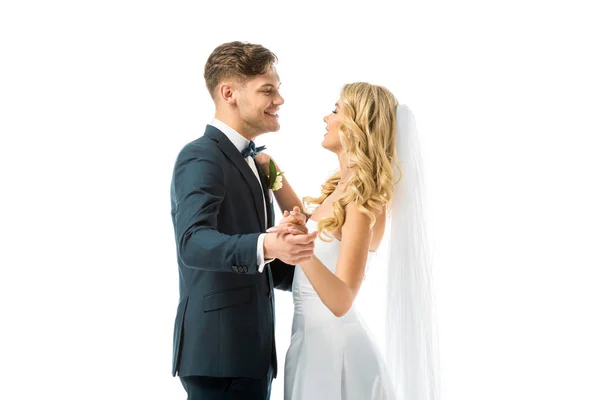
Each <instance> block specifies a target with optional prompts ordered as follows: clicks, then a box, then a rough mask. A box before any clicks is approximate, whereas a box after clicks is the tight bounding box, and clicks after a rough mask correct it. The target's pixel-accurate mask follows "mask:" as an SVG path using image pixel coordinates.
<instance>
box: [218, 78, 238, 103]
mask: <svg viewBox="0 0 600 400" xmlns="http://www.w3.org/2000/svg"><path fill="white" fill-rule="evenodd" d="M219 97H220V98H221V99H222V100H223V101H224V102H225V103H227V104H231V105H234V104H236V103H237V93H236V90H235V87H234V84H233V82H223V83H221V84H220V85H219Z"/></svg>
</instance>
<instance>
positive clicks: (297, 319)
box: [257, 82, 436, 400]
mask: <svg viewBox="0 0 600 400" xmlns="http://www.w3.org/2000/svg"><path fill="white" fill-rule="evenodd" d="M406 116H410V111H408V109H407V108H406V107H405V106H399V105H398V103H397V100H396V99H395V97H394V96H393V95H392V93H391V92H390V91H389V90H387V89H386V88H384V87H381V86H375V85H371V84H368V83H362V82H359V83H352V84H348V85H345V86H344V88H343V89H342V92H341V94H340V98H339V100H338V102H337V103H336V105H335V109H334V110H333V111H332V113H331V114H330V115H328V116H326V117H325V118H324V121H325V123H326V124H327V127H326V129H327V134H326V135H325V138H324V140H323V143H322V145H323V147H325V148H326V149H327V150H330V151H331V152H333V153H335V154H336V156H337V157H338V160H339V165H340V169H339V172H337V173H336V174H334V175H333V176H332V177H331V178H329V179H328V180H327V181H326V182H325V184H324V185H323V186H322V193H321V196H319V197H317V198H306V199H305V203H307V205H312V206H316V209H315V210H314V212H313V213H312V215H311V216H310V219H308V221H307V222H306V226H307V228H308V229H309V230H318V232H319V239H318V240H317V241H316V242H315V253H314V256H313V257H312V258H311V259H310V260H309V261H306V262H303V263H301V264H300V267H301V268H296V271H295V275H294V284H293V298H294V308H295V312H294V320H293V327H292V339H291V344H290V348H289V349H288V352H287V356H286V366H285V389H284V390H285V396H284V397H285V399H287V400H299V399H328V400H329V399H344V400H346V399H357V400H358V399H360V400H365V399H396V398H404V399H410V400H418V399H432V398H434V397H435V393H436V390H435V376H434V374H433V366H432V363H431V360H432V358H433V357H432V355H431V350H432V349H431V345H430V344H431V336H430V335H431V329H430V327H431V326H430V319H429V318H430V314H429V311H430V309H429V303H428V302H425V303H423V302H422V300H423V299H424V296H425V298H427V296H428V289H429V287H428V279H427V278H428V275H427V271H426V263H423V262H421V261H423V260H424V259H423V257H422V254H421V253H423V252H422V250H423V248H424V247H423V246H422V244H423V243H422V240H421V239H422V235H421V234H422V232H421V230H420V229H421V226H420V224H415V223H414V221H416V220H415V218H414V217H415V215H416V216H417V217H420V216H421V215H420V214H421V213H420V207H412V206H411V204H413V205H414V204H417V203H416V202H415V200H419V199H417V198H415V196H414V193H415V189H418V183H419V182H418V179H414V178H415V177H416V178H418V177H419V175H418V169H416V168H413V167H412V165H414V166H416V167H418V159H416V158H414V157H413V160H412V161H415V162H405V161H409V160H408V159H409V158H411V157H412V156H411V155H410V154H407V157H406V158H407V160H403V159H402V154H399V152H401V153H404V151H405V149H401V148H400V145H401V144H403V143H404V142H405V141H407V140H408V141H410V140H413V139H414V138H412V136H411V135H408V134H407V135H406V137H401V135H403V134H404V133H411V132H412V131H413V130H414V129H412V125H407V123H406V122H412V120H411V119H407V118H406ZM399 118H400V119H402V121H400V120H399ZM401 126H403V127H410V128H411V129H406V131H407V132H401V130H402V129H400V128H401ZM397 127H398V129H397ZM397 131H398V132H397ZM409 131H410V132H409ZM413 133H414V132H413ZM397 135H400V136H398V138H397ZM397 139H398V140H397ZM414 144H415V143H414V142H412V143H411V142H409V143H407V145H410V146H411V147H413V148H414V146H413V145H414ZM410 153H413V154H414V152H413V151H411V152H410ZM399 156H400V157H399ZM269 160H270V158H269V157H268V156H267V155H261V156H259V157H257V161H258V162H259V164H260V165H261V167H262V168H264V169H265V171H268V164H269ZM399 164H402V168H401V170H402V175H403V177H402V179H400V182H403V183H408V184H409V185H410V186H406V185H400V184H398V185H395V183H396V182H397V181H398V178H400V174H395V173H394V172H395V169H396V168H395V167H396V166H397V165H399ZM275 196H276V198H277V201H278V203H279V206H280V207H281V208H282V209H286V210H291V209H294V212H293V213H294V214H295V213H298V212H299V211H300V209H299V206H300V204H299V200H298V197H297V196H296V194H295V193H294V192H293V189H292V188H291V186H290V185H289V183H288V182H287V181H285V179H284V181H283V187H282V188H281V189H280V190H278V191H276V192H275ZM392 200H393V201H394V202H392ZM404 200H406V204H403V201H404ZM390 213H394V214H395V215H394V222H393V223H392V224H391V228H392V229H391V231H392V232H390V234H391V235H393V236H392V240H394V245H393V246H390V249H393V250H392V251H397V249H398V247H403V249H404V250H406V251H407V252H408V253H410V255H407V254H395V255H392V257H395V258H390V260H389V261H390V271H389V274H388V276H389V277H390V281H389V282H388V285H389V286H388V292H389V294H391V295H392V296H391V297H390V298H389V299H391V300H392V301H393V303H394V304H392V305H390V304H388V308H389V309H388V311H389V312H388V322H389V323H388V330H389V332H388V333H390V334H391V335H392V336H391V340H390V341H389V343H388V349H387V351H386V354H387V355H388V356H390V357H388V364H389V367H388V366H387V365H386V362H385V361H384V358H383V356H382V354H381V352H380V350H379V349H378V348H377V346H376V345H375V343H374V341H373V340H372V339H371V337H370V336H369V334H368V329H367V328H366V327H365V326H364V323H363V321H362V319H361V317H360V315H359V313H358V312H357V310H356V309H355V307H354V300H355V298H356V296H357V294H358V291H359V290H360V286H361V283H362V282H363V279H364V276H365V271H366V268H367V265H368V264H369V262H370V260H371V259H372V256H373V254H374V252H375V251H376V250H377V249H378V248H379V246H380V244H381V243H382V241H383V237H384V233H385V231H386V222H387V217H388V214H390ZM417 214H418V215H417ZM284 216H286V217H287V218H285V219H284V220H283V221H282V223H281V224H280V225H279V226H277V227H274V228H271V229H270V230H269V232H276V233H278V234H288V233H289V234H300V233H303V232H302V231H301V230H299V229H297V228H296V227H295V226H294V225H293V224H292V217H293V216H292V217H288V213H287V212H286V213H285V214H284ZM398 217H399V218H398ZM398 226H399V227H401V229H402V230H403V232H400V231H394V227H398ZM399 238H409V240H408V241H406V239H403V240H404V241H403V242H402V243H401V244H400V243H397V242H395V240H396V239H399ZM399 245H400V246H399ZM415 250H417V253H415ZM407 268H408V269H411V272H412V276H413V277H414V276H415V275H414V272H415V270H417V271H416V272H417V275H418V279H412V278H411V279H404V278H403V279H399V277H400V274H402V273H403V271H404V272H407ZM419 270H420V271H419ZM403 289H406V291H407V292H410V294H409V296H410V297H411V298H409V297H407V295H406V294H402V293H401V292H402V290H403ZM400 301H402V304H400ZM407 301H408V302H407ZM417 302H420V303H417ZM388 303H389V302H388ZM390 306H391V307H390ZM407 306H408V307H411V308H412V309H410V310H407V308H406V307H407ZM417 307H418V308H417ZM415 315H417V316H418V317H416V318H415ZM398 328H400V329H398ZM390 352H391V354H390ZM405 360H410V363H407V362H405Z"/></svg>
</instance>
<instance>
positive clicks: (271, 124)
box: [171, 42, 316, 400]
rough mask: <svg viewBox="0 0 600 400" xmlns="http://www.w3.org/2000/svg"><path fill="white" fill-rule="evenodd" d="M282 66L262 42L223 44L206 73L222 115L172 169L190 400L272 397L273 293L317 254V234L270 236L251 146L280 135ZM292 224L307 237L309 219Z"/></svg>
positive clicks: (263, 185)
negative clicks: (263, 137)
mask: <svg viewBox="0 0 600 400" xmlns="http://www.w3.org/2000/svg"><path fill="white" fill-rule="evenodd" d="M276 62H277V57H276V56H275V55H274V54H273V53H272V52H270V51H269V50H268V49H266V48H264V47H263V46H260V45H256V44H249V43H242V42H231V43H225V44H223V45H221V46H218V47H217V48H216V49H215V50H214V51H213V53H212V54H211V55H210V57H209V58H208V61H207V62H206V65H205V71H204V78H205V80H206V86H207V88H208V90H209V92H210V94H211V96H212V98H213V100H214V103H215V110H216V112H215V118H214V119H213V121H212V122H211V123H210V124H209V125H207V127H206V131H205V133H204V135H203V136H202V137H200V138H199V139H197V140H195V141H193V142H191V143H189V144H187V145H186V146H185V147H184V148H183V149H182V150H181V152H180V154H179V156H178V157H177V161H176V163H175V168H174V172H173V180H172V185H171V206H172V210H171V214H172V218H173V225H174V228H175V238H176V242H177V257H178V264H179V291H180V301H179V306H178V309H177V317H176V320H175V334H174V344H173V345H174V348H173V351H174V354H173V376H175V374H177V373H178V374H179V377H180V379H181V381H182V384H183V386H184V388H185V390H186V391H187V393H188V399H190V400H195V399H225V398H227V399H232V398H235V399H238V398H239V399H268V398H269V396H270V386H271V380H272V379H273V378H274V377H275V376H276V374H277V355H276V351H275V338H274V309H273V308H274V299H273V288H274V287H275V288H278V289H282V290H291V283H292V278H293V273H294V265H296V264H299V263H300V262H302V261H305V260H307V259H308V258H310V257H311V256H312V254H313V251H314V240H315V237H316V233H313V234H311V235H308V234H302V235H297V236H293V235H289V234H287V235H284V234H271V233H269V234H265V233H263V232H265V230H266V229H267V228H269V227H271V226H273V223H274V214H273V207H272V204H271V202H270V200H269V199H270V197H271V196H269V192H268V191H269V188H268V187H267V186H268V179H267V177H266V176H265V175H264V173H263V172H262V170H261V169H260V168H258V167H257V165H256V163H255V161H254V156H255V155H256V154H257V153H256V152H257V149H256V148H255V146H254V142H253V140H254V139H255V138H256V137H257V136H259V135H261V134H263V133H266V132H275V131H277V130H279V122H278V115H277V111H278V110H279V107H280V106H281V105H282V104H283V102H284V100H283V98H282V97H281V95H280V93H279V85H280V82H279V76H278V75H277V71H276V68H275V64H276ZM288 218H292V217H288ZM292 219H294V221H292V222H294V223H297V224H299V226H300V227H301V229H302V230H303V232H305V233H306V232H307V230H306V227H305V226H304V223H305V222H306V221H305V217H304V216H303V215H301V214H297V215H296V216H295V217H293V218H292Z"/></svg>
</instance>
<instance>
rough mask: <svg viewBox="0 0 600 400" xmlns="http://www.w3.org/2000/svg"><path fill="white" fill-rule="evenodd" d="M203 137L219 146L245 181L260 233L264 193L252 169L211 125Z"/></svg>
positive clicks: (262, 226)
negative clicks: (250, 195)
mask: <svg viewBox="0 0 600 400" xmlns="http://www.w3.org/2000/svg"><path fill="white" fill-rule="evenodd" d="M204 135H206V136H208V137H210V138H211V139H213V140H215V141H216V142H217V145H218V146H219V148H220V149H221V151H222V152H223V154H225V156H227V158H229V160H230V161H231V162H232V163H233V164H234V165H235V166H236V168H237V169H238V170H239V171H240V173H241V174H242V176H243V177H244V180H245V181H246V183H247V184H248V186H249V188H250V191H251V192H252V199H253V201H254V208H255V210H256V216H257V217H258V220H259V221H260V228H261V231H262V229H264V227H265V211H264V206H263V202H264V201H265V200H264V193H263V192H262V191H261V190H260V184H259V183H258V180H257V179H256V175H254V172H252V169H250V166H249V165H248V163H247V162H246V160H245V159H244V157H242V154H241V153H240V152H239V151H238V149H237V148H236V147H235V146H234V145H233V143H231V141H230V140H229V139H228V138H227V136H225V134H224V133H223V132H221V131H220V130H218V129H217V128H215V127H214V126H212V125H207V126H206V131H205V132H204ZM259 174H260V172H259ZM267 214H268V213H267Z"/></svg>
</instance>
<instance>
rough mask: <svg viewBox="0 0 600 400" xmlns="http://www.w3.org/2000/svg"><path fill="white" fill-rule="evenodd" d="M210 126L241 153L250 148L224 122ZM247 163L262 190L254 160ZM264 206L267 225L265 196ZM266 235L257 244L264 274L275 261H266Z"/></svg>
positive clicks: (260, 267)
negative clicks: (269, 264)
mask: <svg viewBox="0 0 600 400" xmlns="http://www.w3.org/2000/svg"><path fill="white" fill-rule="evenodd" d="M209 125H212V126H214V127H215V128H217V129H218V130H220V131H221V132H223V134H224V135H225V136H227V138H228V139H229V140H230V141H231V143H233V145H234V146H235V148H236V149H238V151H239V152H240V153H241V152H242V151H243V150H244V149H245V148H246V147H248V145H249V144H250V141H249V140H248V139H246V138H245V137H243V136H242V135H241V134H240V133H239V132H237V131H236V130H235V129H233V128H232V127H230V126H229V125H227V124H226V123H224V122H223V121H219V120H218V119H216V118H214V119H213V120H212V121H211V122H210V123H209ZM246 163H248V166H249V167H250V169H251V170H252V172H254V176H256V179H257V180H258V184H259V185H260V187H261V189H262V182H261V181H260V177H259V175H258V171H257V170H256V164H255V163H254V159H252V157H246ZM263 206H264V212H265V223H266V222H267V204H266V203H265V200H264V196H263ZM265 229H266V227H265ZM266 235H267V234H266V233H262V234H260V235H259V236H258V242H257V244H256V264H257V265H258V272H263V269H264V268H265V264H267V263H270V262H271V261H273V260H272V259H271V260H265V251H264V242H265V236H266Z"/></svg>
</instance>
